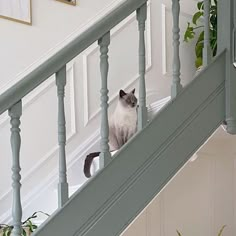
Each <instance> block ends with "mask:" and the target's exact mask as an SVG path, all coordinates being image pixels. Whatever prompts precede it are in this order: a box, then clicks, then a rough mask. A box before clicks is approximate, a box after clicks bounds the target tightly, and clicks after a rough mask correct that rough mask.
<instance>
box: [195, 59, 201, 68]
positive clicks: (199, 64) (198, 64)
mask: <svg viewBox="0 0 236 236" xmlns="http://www.w3.org/2000/svg"><path fill="white" fill-rule="evenodd" d="M195 66H196V68H197V69H198V68H199V67H201V66H202V57H198V58H196V60H195Z"/></svg>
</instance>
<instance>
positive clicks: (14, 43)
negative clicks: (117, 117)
mask: <svg viewBox="0 0 236 236" xmlns="http://www.w3.org/2000/svg"><path fill="white" fill-rule="evenodd" d="M170 2H171V1H170V0H168V1H167V0H152V1H151V3H150V4H149V7H148V13H149V14H148V20H147V30H146V48H147V71H148V72H147V78H146V82H147V98H148V103H150V102H152V101H154V100H156V99H160V98H163V97H166V96H168V95H169V93H170V84H171V73H172V72H171V63H172V51H171V47H172V33H171V28H172V20H171V10H170V9H171V4H170ZM182 2H183V3H184V4H183V9H182V11H181V20H180V23H181V35H182V37H181V58H182V75H181V77H182V79H183V83H184V84H186V83H187V82H189V81H191V80H192V78H193V75H194V70H195V69H194V55H193V43H191V44H184V43H183V41H182V39H183V30H184V29H185V27H186V21H187V20H190V18H191V12H192V11H193V9H194V8H193V6H192V5H193V3H194V1H189V0H185V1H184V0H183V1H182ZM117 3H118V1H111V0H99V1H94V0H80V1H79V5H78V6H77V7H73V6H68V5H66V4H63V3H60V2H57V1H54V0H40V1H33V25H32V26H25V25H22V24H17V23H14V22H11V21H7V20H3V19H0V28H1V37H0V45H2V46H1V54H0V61H1V65H2V66H1V80H0V93H1V92H2V91H4V90H5V89H6V88H7V87H9V86H10V85H11V84H13V83H14V82H15V81H17V80H19V79H20V78H21V77H22V76H23V75H24V74H26V73H27V72H29V71H30V70H32V68H34V67H35V66H37V65H38V64H39V63H40V62H42V61H44V60H45V58H47V57H48V56H50V55H51V54H53V53H55V52H56V51H57V50H59V49H60V48H61V47H62V46H63V45H65V44H66V43H67V42H69V41H70V40H71V39H73V38H74V37H75V36H76V35H77V34H79V33H80V32H81V31H82V30H83V29H84V28H86V27H87V26H86V25H88V24H92V23H93V22H94V21H95V20H96V19H98V18H100V17H102V16H103V15H104V14H106V13H107V12H108V11H110V10H111V9H112V7H114V6H115V5H116V4H117ZM83 25H85V26H84V27H82V26H83ZM111 35H112V36H111V46H110V52H109V55H110V71H109V81H108V84H109V90H110V93H109V96H110V98H111V100H110V101H111V106H112V107H113V106H114V105H115V103H116V100H115V97H116V95H117V93H118V91H119V89H120V88H123V89H131V88H133V87H137V88H138V73H137V71H138V31H137V22H136V17H135V14H133V15H131V16H130V17H129V18H128V19H126V20H125V21H124V22H122V23H121V24H120V25H119V26H117V27H116V28H114V29H113V31H112V32H111ZM4 45H5V46H4ZM190 49H192V51H191V50H190ZM98 58H99V48H98V47H97V45H96V44H94V45H92V46H91V47H90V48H88V49H87V50H86V51H85V52H84V53H83V54H81V55H80V56H78V57H77V58H75V59H74V60H73V61H72V62H70V63H69V64H68V66H67V76H68V83H67V88H66V100H65V102H66V118H67V160H68V163H69V164H68V167H69V170H68V181H69V183H70V184H71V185H77V184H82V183H83V182H84V181H85V178H84V177H83V172H82V163H83V158H84V156H85V154H86V153H88V152H90V151H91V150H94V149H97V148H98V147H96V146H93V142H94V140H95V139H96V138H97V136H96V133H95V131H97V129H98V128H99V113H100V102H99V97H100V95H99V87H100V72H99V60H98ZM54 80H55V78H54V77H52V78H51V79H50V80H48V81H47V82H46V83H44V84H42V85H41V86H40V88H38V89H36V90H35V91H33V92H32V93H31V94H30V95H28V96H27V97H26V98H24V99H23V104H24V109H23V116H22V125H21V130H22V147H21V166H22V171H21V173H22V199H23V208H24V209H26V211H25V212H26V215H28V214H30V213H32V212H33V211H34V210H42V209H43V210H45V211H47V209H48V211H49V208H50V207H52V205H53V204H52V203H49V201H45V199H49V198H50V197H49V196H48V197H46V198H45V196H46V192H52V191H53V190H55V188H56V179H57V170H58V168H57V163H58V158H57V154H58V148H57V126H56V120H57V98H56V88H55V85H54ZM9 129H10V126H9V120H8V119H7V114H6V113H5V114H4V115H3V116H0V163H1V165H0V177H1V182H0V222H3V221H4V222H5V221H8V220H9V217H10V206H11V171H10V169H11V153H10V143H9V136H10V132H9ZM94 133H95V134H94ZM91 135H92V139H89V138H91ZM43 196H44V198H43ZM54 201H55V200H54ZM39 203H40V204H39ZM55 206H56V202H54V205H53V209H54V208H55ZM38 208H40V209H38ZM50 210H51V208H50ZM1 216H2V217H1Z"/></svg>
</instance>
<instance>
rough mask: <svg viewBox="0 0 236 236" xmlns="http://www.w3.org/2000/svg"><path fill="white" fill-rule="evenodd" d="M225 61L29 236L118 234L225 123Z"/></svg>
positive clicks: (204, 74)
mask: <svg viewBox="0 0 236 236" xmlns="http://www.w3.org/2000/svg"><path fill="white" fill-rule="evenodd" d="M225 58H226V51H223V52H222V53H221V54H220V55H218V56H217V57H216V59H214V60H213V62H212V63H211V64H210V65H209V66H208V67H206V68H204V69H203V71H201V72H200V73H199V74H198V75H197V76H196V78H195V79H194V80H193V81H192V82H191V83H189V84H188V85H187V86H186V87H185V88H184V89H183V90H182V91H181V92H180V93H179V95H178V96H177V97H176V98H175V99H173V100H171V101H170V102H169V103H168V105H167V106H165V107H164V108H163V109H162V110H161V111H160V112H159V113H158V114H157V115H156V117H154V119H153V120H152V122H150V123H149V124H148V125H147V126H145V127H144V129H143V130H142V131H141V132H139V133H138V134H137V135H136V136H135V137H134V138H133V139H132V140H130V141H129V143H128V145H125V146H124V147H123V148H122V150H120V152H117V154H116V155H115V156H114V160H113V161H111V162H110V163H109V164H108V165H107V167H105V168H104V169H103V170H102V171H100V172H98V173H97V175H96V176H95V177H94V178H93V179H91V181H89V182H88V183H87V184H86V185H85V186H83V187H82V188H81V189H80V190H78V191H77V193H75V194H74V195H73V196H72V197H71V199H70V200H69V201H68V202H67V204H66V205H64V206H63V208H61V209H59V210H58V211H57V212H55V214H54V216H52V217H51V218H49V219H48V220H47V221H46V222H44V224H42V225H41V226H40V227H39V229H38V230H37V231H36V232H35V233H34V234H33V235H34V236H45V235H50V236H54V235H56V236H65V235H69V236H72V235H73V236H82V235H83V236H100V235H105V236H107V235H109V236H111V235H120V233H121V232H122V231H123V230H124V229H125V228H126V227H127V226H128V225H129V223H131V221H132V220H134V218H135V217H136V216H137V215H138V214H139V213H140V212H141V211H142V210H143V209H144V207H145V206H147V204H148V203H149V202H150V201H151V200H152V199H153V197H154V196H156V194H158V193H159V192H160V191H161V190H162V189H163V188H164V187H165V186H166V184H167V183H168V182H169V181H170V179H171V178H173V176H174V175H175V174H176V173H177V172H178V171H179V169H180V168H182V167H183V165H184V164H185V163H186V162H187V160H188V159H189V158H190V157H191V155H192V154H193V153H194V152H195V151H196V150H197V149H198V148H199V147H200V146H201V145H202V144H203V143H204V142H205V141H206V140H207V139H208V138H209V136H210V135H211V134H212V133H213V132H214V131H215V129H216V128H217V127H219V125H220V124H221V123H222V121H223V120H224V118H225V62H226V59H225ZM173 117H174V119H173ZM65 225H67V226H68V227H65Z"/></svg>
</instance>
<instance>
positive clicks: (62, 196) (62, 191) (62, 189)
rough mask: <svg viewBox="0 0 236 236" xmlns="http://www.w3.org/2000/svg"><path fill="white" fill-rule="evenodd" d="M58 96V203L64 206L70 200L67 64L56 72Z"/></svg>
mask: <svg viewBox="0 0 236 236" xmlns="http://www.w3.org/2000/svg"><path fill="white" fill-rule="evenodd" d="M56 85H57V97H58V144H59V183H58V205H59V207H62V206H63V205H64V204H65V203H66V202H67V200H68V196H69V195H68V183H67V168H66V118H65V107H64V97H65V86H66V66H63V67H62V68H61V69H60V70H59V71H58V72H57V73H56Z"/></svg>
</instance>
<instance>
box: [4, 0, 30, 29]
mask: <svg viewBox="0 0 236 236" xmlns="http://www.w3.org/2000/svg"><path fill="white" fill-rule="evenodd" d="M0 18H2V19H6V20H11V21H14V22H18V23H22V24H26V25H32V0H1V1H0Z"/></svg>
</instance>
